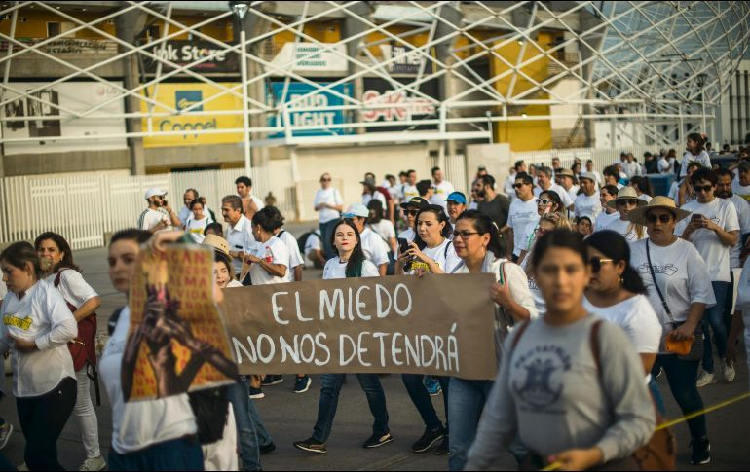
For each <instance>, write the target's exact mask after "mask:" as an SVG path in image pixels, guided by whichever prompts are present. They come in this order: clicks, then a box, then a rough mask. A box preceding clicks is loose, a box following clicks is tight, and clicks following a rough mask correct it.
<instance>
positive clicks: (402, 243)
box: [398, 238, 409, 254]
mask: <svg viewBox="0 0 750 472" xmlns="http://www.w3.org/2000/svg"><path fill="white" fill-rule="evenodd" d="M408 249H409V241H407V240H406V238H398V252H399V253H400V254H403V253H405V252H406V251H407V250H408Z"/></svg>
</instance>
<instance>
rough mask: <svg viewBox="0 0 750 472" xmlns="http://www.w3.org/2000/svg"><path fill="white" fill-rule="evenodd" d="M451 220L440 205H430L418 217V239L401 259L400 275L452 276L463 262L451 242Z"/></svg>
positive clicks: (403, 253)
mask: <svg viewBox="0 0 750 472" xmlns="http://www.w3.org/2000/svg"><path fill="white" fill-rule="evenodd" d="M452 228H453V227H452V226H451V224H450V219H449V218H448V215H446V214H445V211H444V210H443V207H442V206H440V205H427V206H425V207H424V208H423V209H421V210H420V211H419V213H417V218H416V230H417V231H416V232H417V234H416V236H415V238H414V241H413V242H411V243H410V244H409V248H408V249H407V250H406V251H405V252H402V253H401V254H400V255H399V258H398V262H397V264H396V273H424V272H432V273H435V274H443V273H446V272H451V271H452V270H453V268H455V267H456V266H457V265H458V264H459V263H460V262H461V259H460V258H459V257H458V255H457V254H456V248H455V247H453V243H452V242H451V240H450V239H449V236H450V234H451V231H452Z"/></svg>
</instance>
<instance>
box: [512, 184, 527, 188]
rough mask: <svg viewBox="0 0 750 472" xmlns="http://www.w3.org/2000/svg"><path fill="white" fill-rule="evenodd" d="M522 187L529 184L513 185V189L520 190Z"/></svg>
mask: <svg viewBox="0 0 750 472" xmlns="http://www.w3.org/2000/svg"><path fill="white" fill-rule="evenodd" d="M524 185H529V184H513V188H521V187H523V186H524Z"/></svg>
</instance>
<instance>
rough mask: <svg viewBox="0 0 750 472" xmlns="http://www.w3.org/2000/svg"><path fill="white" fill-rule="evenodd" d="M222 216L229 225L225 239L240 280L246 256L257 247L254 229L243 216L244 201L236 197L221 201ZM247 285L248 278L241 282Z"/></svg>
mask: <svg viewBox="0 0 750 472" xmlns="http://www.w3.org/2000/svg"><path fill="white" fill-rule="evenodd" d="M221 216H223V217H224V221H225V222H227V223H228V224H229V226H228V227H227V228H226V230H225V233H224V239H226V240H227V242H228V243H229V255H230V256H232V258H233V259H234V260H233V261H232V264H233V267H234V275H235V276H236V277H237V278H238V279H239V276H240V274H242V266H243V262H244V258H245V254H246V253H249V252H250V251H252V250H253V249H254V247H255V238H254V237H253V228H252V225H251V224H250V220H248V219H247V218H245V215H244V214H243V204H242V199H240V197H238V196H236V195H229V196H226V197H224V198H222V199H221ZM241 282H242V283H243V284H245V285H248V284H249V280H248V278H247V277H246V278H245V280H241Z"/></svg>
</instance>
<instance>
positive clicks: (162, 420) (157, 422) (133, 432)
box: [66, 307, 198, 454]
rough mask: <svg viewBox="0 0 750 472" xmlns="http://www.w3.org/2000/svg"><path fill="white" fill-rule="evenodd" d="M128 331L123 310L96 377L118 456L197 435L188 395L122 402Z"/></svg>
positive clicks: (125, 311) (128, 311) (127, 319)
mask: <svg viewBox="0 0 750 472" xmlns="http://www.w3.org/2000/svg"><path fill="white" fill-rule="evenodd" d="M129 332H130V308H128V307H125V308H124V309H123V310H122V312H120V318H119V319H118V320H117V326H115V330H114V332H113V333H112V337H110V338H109V341H108V342H107V345H106V346H104V351H103V352H102V357H101V359H100V360H99V377H100V378H101V379H102V384H104V389H105V390H106V392H107V396H108V397H109V402H110V404H111V405H112V447H113V449H114V450H115V451H116V452H118V453H119V454H128V453H131V452H136V451H140V450H142V449H145V448H147V447H149V446H151V445H154V444H158V443H162V442H166V441H170V440H172V439H177V438H181V437H183V436H186V435H190V434H196V433H197V432H198V427H197V426H196V423H195V415H193V409H192V408H191V407H190V400H189V399H188V395H187V393H181V394H178V395H172V396H169V397H166V398H160V399H156V400H144V401H138V402H129V403H126V402H125V397H124V395H123V392H122V380H121V372H122V355H123V353H124V351H125V347H126V345H127V341H128V333H129ZM66 349H67V347H66ZM68 357H70V356H68Z"/></svg>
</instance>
